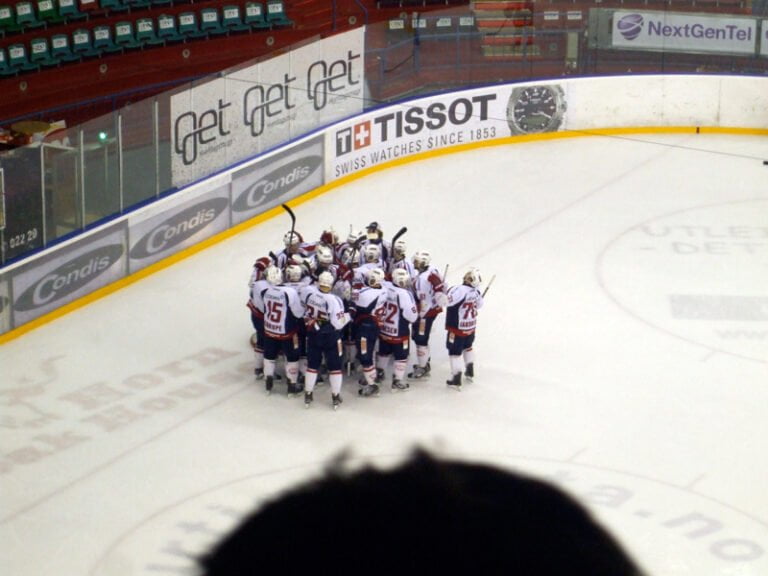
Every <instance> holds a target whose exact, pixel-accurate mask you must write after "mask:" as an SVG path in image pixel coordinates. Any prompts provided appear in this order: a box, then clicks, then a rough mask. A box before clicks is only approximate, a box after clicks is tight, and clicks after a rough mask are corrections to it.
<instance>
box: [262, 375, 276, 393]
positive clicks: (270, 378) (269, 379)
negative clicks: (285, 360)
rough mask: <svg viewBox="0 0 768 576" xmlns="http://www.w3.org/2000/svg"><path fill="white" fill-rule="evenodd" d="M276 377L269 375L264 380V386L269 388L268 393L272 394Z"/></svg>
mask: <svg viewBox="0 0 768 576" xmlns="http://www.w3.org/2000/svg"><path fill="white" fill-rule="evenodd" d="M274 381H275V379H274V377H273V376H267V379H266V380H265V381H264V387H265V388H266V390H267V394H272V387H273V385H274Z"/></svg>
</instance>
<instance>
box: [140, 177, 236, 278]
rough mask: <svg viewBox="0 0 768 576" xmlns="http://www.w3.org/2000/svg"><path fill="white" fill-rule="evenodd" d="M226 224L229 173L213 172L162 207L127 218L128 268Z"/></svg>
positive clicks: (153, 259)
mask: <svg viewBox="0 0 768 576" xmlns="http://www.w3.org/2000/svg"><path fill="white" fill-rule="evenodd" d="M229 225H230V220H229V175H224V176H217V177H215V178H213V179H211V180H208V181H206V182H205V183H204V184H202V185H198V186H195V188H194V191H193V192H192V193H191V194H188V195H183V196H179V197H174V198H173V199H172V200H171V201H170V202H168V203H166V204H164V205H163V207H162V208H160V207H158V209H155V210H151V211H148V212H146V213H145V212H140V213H138V214H137V215H135V216H132V217H130V218H129V220H128V226H129V237H130V239H131V240H130V251H129V253H128V254H129V271H130V273H133V272H136V271H138V270H141V269H142V268H144V267H146V266H148V265H150V264H153V263H154V262H157V261H159V260H162V259H163V258H166V257H168V256H170V255H171V254H174V253H175V252H178V251H179V250H182V249H183V248H186V247H188V246H192V245H193V244H197V243H198V242H200V241H202V240H204V239H205V238H208V237H210V236H213V235H214V234H217V233H219V232H223V231H224V230H226V229H227V228H228V227H229Z"/></svg>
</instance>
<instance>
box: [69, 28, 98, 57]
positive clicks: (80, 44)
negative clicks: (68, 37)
mask: <svg viewBox="0 0 768 576" xmlns="http://www.w3.org/2000/svg"><path fill="white" fill-rule="evenodd" d="M72 52H73V53H74V54H76V55H77V56H80V57H81V58H88V57H89V56H98V55H99V50H98V49H96V48H94V47H93V39H92V37H91V31H90V30H89V29H88V28H78V29H77V30H74V31H73V32H72Z"/></svg>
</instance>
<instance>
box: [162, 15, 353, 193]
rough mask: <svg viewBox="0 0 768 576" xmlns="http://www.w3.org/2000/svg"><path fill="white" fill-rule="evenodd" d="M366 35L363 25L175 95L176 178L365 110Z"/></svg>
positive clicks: (195, 175) (182, 180)
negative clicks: (364, 64)
mask: <svg viewBox="0 0 768 576" xmlns="http://www.w3.org/2000/svg"><path fill="white" fill-rule="evenodd" d="M364 39H365V36H364V29H363V28H356V29H353V30H350V31H348V32H345V33H343V34H339V35H335V36H332V37H330V38H326V39H324V40H320V41H317V42H313V43H311V44H308V45H305V46H302V47H299V48H296V49H294V50H291V51H290V52H287V53H286V54H283V55H280V56H277V57H274V58H271V59H269V60H265V61H263V62H260V63H258V64H254V65H253V66H249V67H246V68H243V69H241V70H237V71H234V72H232V73H230V74H228V75H227V76H224V77H221V78H216V79H214V80H211V81H209V82H206V83H204V84H201V85H199V86H196V87H194V88H191V89H189V90H187V91H184V92H181V93H179V94H176V95H174V96H173V97H172V98H171V144H172V146H171V156H172V159H171V167H172V171H173V184H174V185H175V186H179V187H180V186H182V185H184V184H187V183H189V182H192V181H194V180H199V179H201V178H203V177H205V176H206V175H208V174H212V173H214V172H217V171H219V170H221V169H222V168H225V167H226V166H230V165H232V164H236V163H237V162H239V161H242V160H245V159H247V158H251V157H254V156H257V155H258V154H261V153H264V152H266V151H268V150H270V149H272V148H274V147H276V146H277V145H279V144H281V143H284V142H288V141H289V140H291V139H294V138H298V137H300V136H302V135H304V134H307V133H309V132H311V131H312V130H314V129H317V128H319V127H321V126H325V125H328V124H330V123H332V122H335V121H337V120H341V119H342V118H348V117H349V116H353V115H355V114H359V113H360V112H362V110H363V91H364V90H363V88H364V83H365V76H364V67H363V56H364Z"/></svg>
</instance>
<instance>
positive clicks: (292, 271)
mask: <svg viewBox="0 0 768 576" xmlns="http://www.w3.org/2000/svg"><path fill="white" fill-rule="evenodd" d="M303 275H304V269H303V268H302V267H301V266H300V265H298V264H288V266H286V267H285V278H286V279H287V280H288V282H299V281H301V277H302V276H303Z"/></svg>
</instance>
